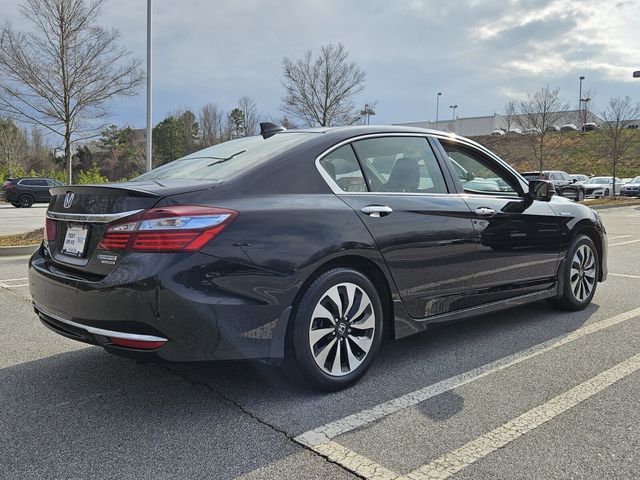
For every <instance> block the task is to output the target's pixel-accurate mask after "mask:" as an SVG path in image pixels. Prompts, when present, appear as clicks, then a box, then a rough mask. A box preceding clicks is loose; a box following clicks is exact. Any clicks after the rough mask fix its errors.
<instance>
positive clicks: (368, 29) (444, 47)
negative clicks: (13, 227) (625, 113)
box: [3, 0, 640, 126]
mask: <svg viewBox="0 0 640 480" xmlns="http://www.w3.org/2000/svg"><path fill="white" fill-rule="evenodd" d="M4 10H6V11H7V10H8V11H7V12H6V17H7V18H8V19H9V20H11V21H12V22H14V23H16V26H18V27H24V26H25V23H24V21H23V20H21V19H20V18H19V14H18V7H17V4H16V5H14V6H13V7H10V8H4ZM3 13H5V12H3ZM153 14H154V17H153V48H154V57H153V60H154V68H153V79H154V119H155V120H156V121H159V120H161V119H162V118H163V116H164V115H166V114H167V113H169V112H172V111H174V110H175V109H176V108H179V107H191V108H193V109H198V108H199V107H200V106H201V105H203V104H204V103H207V102H217V103H219V104H220V105H221V106H222V107H223V108H225V109H230V108H233V106H235V103H236V101H237V99H238V98H239V97H241V96H243V95H247V96H249V97H252V98H253V99H254V100H255V101H256V102H257V104H258V108H259V110H260V111H261V112H263V113H264V114H268V115H272V116H273V117H275V118H278V117H280V116H281V113H280V112H279V107H280V101H281V97H282V95H283V88H282V86H281V76H282V72H281V63H282V59H283V57H285V56H288V57H292V58H297V57H300V56H301V55H303V53H304V52H305V51H306V50H307V49H312V50H314V51H318V50H319V48H320V47H321V46H322V45H325V44H327V43H329V42H342V43H344V44H345V46H346V47H347V49H349V51H350V52H351V58H352V59H353V60H355V61H356V62H357V63H358V64H359V65H360V66H361V68H362V69H363V70H364V71H365V72H366V73H367V80H366V88H365V91H364V92H363V94H362V95H361V97H360V98H359V103H362V105H364V103H365V102H367V101H376V100H377V101H378V104H377V108H376V110H377V116H376V117H374V118H373V119H372V122H377V123H378V122H379V123H396V122H405V121H415V120H425V119H429V118H431V119H433V118H434V116H435V98H436V92H438V91H441V92H443V96H442V97H441V99H440V107H441V108H440V115H441V116H442V115H446V114H448V113H449V112H448V105H449V104H450V103H451V104H453V103H456V104H458V105H459V108H458V112H459V114H460V115H463V116H465V115H469V116H470V115H483V114H492V113H493V112H494V111H498V112H499V111H500V110H501V109H502V106H503V105H504V102H505V100H506V99H507V98H508V97H509V98H517V97H520V96H525V95H526V93H527V92H534V91H536V90H538V89H539V88H541V87H542V86H544V85H546V84H547V83H549V84H550V85H552V86H554V87H555V86H557V87H560V88H561V90H562V92H563V93H564V94H565V96H567V97H568V98H573V97H576V98H577V81H578V80H577V79H578V76H579V75H586V76H587V84H586V85H587V86H588V85H593V86H594V87H597V90H598V91H599V94H600V99H599V100H601V103H603V104H604V103H605V102H606V99H607V98H608V97H609V96H614V95H619V94H631V93H633V92H634V90H635V91H636V92H637V91H638V90H639V89H640V81H637V80H636V82H637V83H631V82H633V79H632V78H631V71H632V70H634V69H636V70H637V69H639V68H640V65H636V64H633V62H634V61H636V62H637V61H639V60H638V59H640V50H639V45H640V42H638V40H639V39H638V33H637V27H636V25H635V24H634V23H635V22H636V20H637V19H638V18H640V4H639V3H638V2H618V3H617V4H615V5H609V4H607V5H605V4H603V3H602V2H601V1H595V0H581V1H580V2H575V1H573V0H528V1H517V0H458V1H455V2H440V1H436V0H423V1H421V0H411V1H406V2H388V1H387V0H370V1H367V2H360V1H355V0H351V1H346V0H324V1H322V2H313V1H309V0H306V1H301V0H298V1H294V0H281V1H279V2H261V1H258V0H245V1H243V2H211V1H207V0H183V1H180V2H172V1H169V0H156V1H154V3H153ZM145 15H146V7H145V2H130V1H127V0H108V1H107V2H106V3H105V7H104V9H103V14H102V17H101V22H102V23H103V25H104V26H108V27H116V28H118V29H119V30H120V31H121V33H122V42H123V43H124V44H125V45H126V46H127V47H128V48H129V49H130V50H131V51H132V52H133V53H134V54H135V55H136V56H138V57H141V58H144V56H145V42H146V30H145V29H146V24H145ZM574 91H575V93H574ZM141 93H143V92H141ZM144 105H145V103H144V96H143V95H140V96H138V97H135V98H133V99H126V100H123V101H119V102H117V103H115V104H114V105H113V108H112V111H113V114H114V115H113V118H114V121H116V122H119V123H130V124H133V125H136V126H142V125H143V124H144ZM443 111H444V112H445V113H443Z"/></svg>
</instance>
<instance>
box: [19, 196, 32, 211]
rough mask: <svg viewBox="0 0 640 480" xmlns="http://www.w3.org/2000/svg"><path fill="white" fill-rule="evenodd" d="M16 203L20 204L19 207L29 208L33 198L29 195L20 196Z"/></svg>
mask: <svg viewBox="0 0 640 480" xmlns="http://www.w3.org/2000/svg"><path fill="white" fill-rule="evenodd" d="M18 202H19V203H20V206H21V207H24V208H29V207H31V205H33V197H32V196H31V195H22V196H21V197H20V198H19V199H18Z"/></svg>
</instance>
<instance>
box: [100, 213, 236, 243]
mask: <svg viewBox="0 0 640 480" xmlns="http://www.w3.org/2000/svg"><path fill="white" fill-rule="evenodd" d="M237 216H238V212H236V211H235V210H228V209H224V208H210V207H197V206H175V207H159V208H152V209H150V210H147V211H146V212H144V213H143V214H141V215H136V216H135V217H131V218H128V219H125V220H124V221H122V222H120V223H115V224H113V225H110V226H109V227H108V228H107V230H106V232H105V233H104V235H103V237H102V240H100V243H98V248H99V249H101V250H132V251H138V252H193V251H196V250H200V249H201V248H202V247H204V246H205V245H206V244H207V243H208V242H209V241H211V240H212V239H213V238H215V237H216V235H218V234H219V233H220V232H221V231H222V230H223V229H224V228H225V227H226V226H227V225H229V224H230V223H231V222H232V221H233V220H234V219H235V218H236V217H237Z"/></svg>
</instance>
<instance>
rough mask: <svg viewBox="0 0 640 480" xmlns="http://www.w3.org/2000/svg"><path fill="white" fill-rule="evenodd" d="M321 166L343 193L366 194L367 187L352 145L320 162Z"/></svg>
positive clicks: (332, 153) (339, 149)
mask: <svg viewBox="0 0 640 480" xmlns="http://www.w3.org/2000/svg"><path fill="white" fill-rule="evenodd" d="M320 165H321V166H322V168H323V169H324V171H325V172H327V174H328V175H329V176H330V177H331V179H332V180H333V181H334V182H335V183H336V185H338V187H340V190H342V191H343V192H366V191H367V185H366V183H365V181H364V176H363V175H362V170H360V165H359V164H358V159H357V158H356V155H355V153H353V149H352V148H351V145H345V146H343V147H340V148H338V149H336V150H334V151H333V152H331V153H329V154H328V155H327V156H326V157H324V158H323V159H322V160H320Z"/></svg>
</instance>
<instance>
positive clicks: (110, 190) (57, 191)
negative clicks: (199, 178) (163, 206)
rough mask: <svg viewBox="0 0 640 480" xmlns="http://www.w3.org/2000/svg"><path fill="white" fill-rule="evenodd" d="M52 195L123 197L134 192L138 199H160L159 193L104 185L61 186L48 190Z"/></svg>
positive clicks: (116, 185) (115, 185)
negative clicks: (72, 194)
mask: <svg viewBox="0 0 640 480" xmlns="http://www.w3.org/2000/svg"><path fill="white" fill-rule="evenodd" d="M49 192H51V194H52V195H65V194H66V193H67V192H73V193H78V194H81V195H82V194H84V195H96V194H97V195H123V194H128V195H130V196H131V193H132V192H134V193H135V196H138V197H162V196H163V195H162V194H160V193H154V192H149V191H148V190H144V189H142V188H132V187H129V186H127V187H119V186H118V184H117V183H115V184H105V185H62V186H61V187H52V188H50V189H49Z"/></svg>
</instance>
